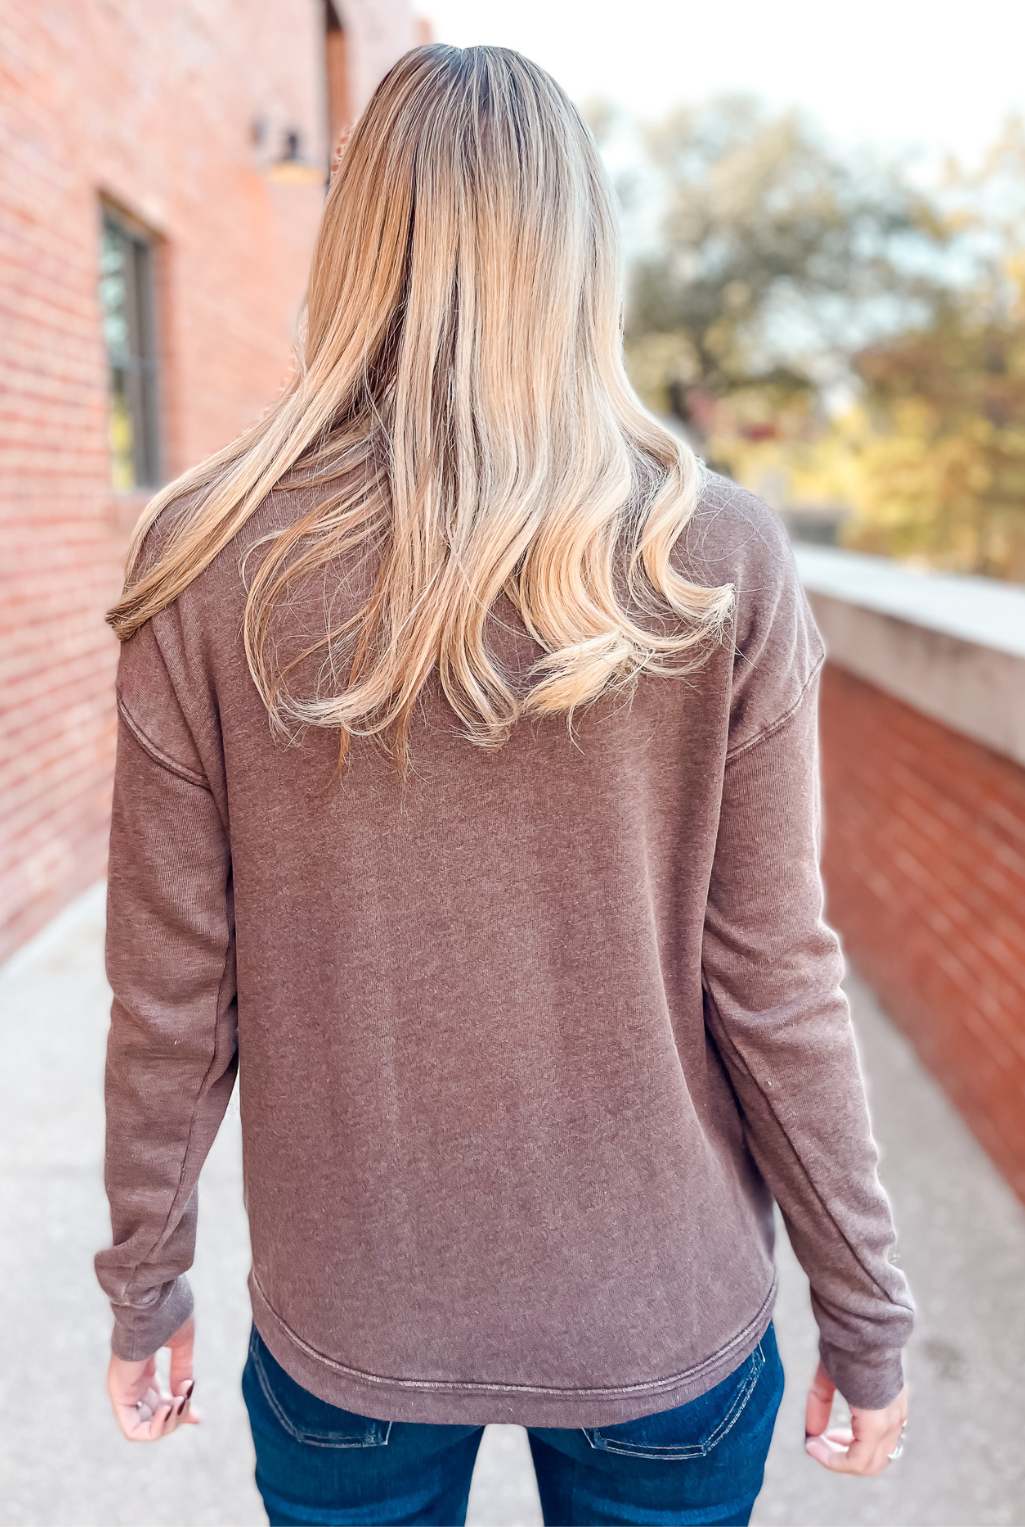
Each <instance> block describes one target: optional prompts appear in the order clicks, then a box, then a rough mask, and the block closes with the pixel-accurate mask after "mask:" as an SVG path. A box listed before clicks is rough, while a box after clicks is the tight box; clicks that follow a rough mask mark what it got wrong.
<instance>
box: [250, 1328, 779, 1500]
mask: <svg viewBox="0 0 1025 1527" xmlns="http://www.w3.org/2000/svg"><path fill="white" fill-rule="evenodd" d="M242 1393H243V1395H244V1397H245V1402H246V1405H247V1407H248V1409H249V1420H250V1424H251V1426H252V1428H253V1441H254V1442H255V1444H256V1483H257V1486H258V1487H259V1490H260V1494H261V1495H262V1496H263V1503H264V1505H265V1506H266V1508H267V1516H268V1518H269V1520H270V1522H271V1524H272V1527H293V1524H298V1523H302V1524H303V1527H307V1524H309V1523H319V1524H321V1527H335V1524H342V1523H391V1524H396V1523H402V1522H433V1523H437V1524H439V1527H461V1524H462V1523H464V1522H465V1520H466V1502H467V1498H468V1496H469V1493H470V1476H471V1475H472V1473H473V1464H474V1459H475V1458H476V1456H477V1448H478V1447H479V1446H480V1439H481V1436H482V1435H483V1431H484V1428H483V1426H426V1425H420V1424H416V1423H413V1422H407V1421H375V1420H373V1419H372V1418H370V1417H368V1416H357V1415H354V1414H353V1413H352V1412H351V1411H348V1410H339V1409H338V1408H337V1407H336V1406H334V1405H328V1404H327V1402H326V1401H324V1400H318V1399H317V1397H316V1396H315V1395H312V1394H310V1393H309V1391H308V1390H306V1389H303V1388H302V1386H301V1385H299V1384H297V1383H296V1382H295V1380H294V1379H291V1378H289V1376H288V1374H287V1373H286V1372H285V1371H284V1369H283V1368H282V1367H281V1366H280V1365H279V1364H278V1363H277V1362H275V1360H274V1358H273V1357H272V1356H271V1354H270V1352H269V1351H268V1350H267V1347H266V1346H265V1345H264V1342H263V1341H262V1339H261V1337H260V1334H259V1332H258V1331H257V1330H256V1329H255V1327H254V1329H253V1333H252V1337H251V1339H250V1343H249V1360H248V1362H247V1363H246V1368H245V1373H244V1374H243V1376H242ZM782 1396H783V1366H782V1364H781V1363H780V1360H779V1353H778V1352H777V1350H776V1338H775V1335H774V1334H773V1329H772V1326H771V1325H770V1327H769V1329H768V1330H767V1331H766V1333H765V1335H764V1336H763V1337H762V1340H761V1342H760V1343H759V1344H758V1346H757V1347H756V1348H755V1350H754V1351H753V1352H752V1353H751V1356H750V1357H748V1358H745V1360H744V1361H743V1362H742V1363H741V1364H740V1366H739V1368H736V1369H734V1371H733V1372H732V1373H731V1374H730V1375H729V1377H728V1378H725V1379H723V1381H722V1383H721V1384H717V1385H716V1386H715V1388H714V1389H710V1390H708V1392H707V1393H706V1394H703V1395H701V1396H699V1398H698V1399H696V1400H692V1401H691V1402H690V1404H689V1405H679V1406H677V1407H676V1409H675V1410H662V1411H657V1412H656V1413H655V1414H654V1415H650V1416H645V1417H643V1418H642V1419H641V1420H639V1421H625V1422H620V1423H619V1424H618V1425H616V1426H601V1427H594V1426H586V1427H544V1426H532V1427H528V1428H527V1432H528V1436H529V1439H530V1451H531V1454H532V1456H533V1459H534V1469H535V1472H536V1474H537V1483H538V1489H539V1491H540V1494H541V1506H542V1509H543V1511H544V1519H545V1522H546V1524H548V1527H574V1524H577V1523H580V1524H586V1527H598V1524H604V1523H653V1524H655V1523H700V1522H720V1523H723V1524H728V1523H746V1522H747V1521H748V1519H749V1517H750V1515H751V1507H752V1506H753V1505H754V1502H755V1496H756V1495H757V1494H758V1491H759V1490H760V1489H761V1487H762V1472H763V1470H764V1467H765V1455H766V1454H767V1453H768V1451H769V1443H770V1441H771V1440H772V1428H773V1426H774V1424H775V1421H776V1412H777V1410H778V1409H779V1402H780V1400H781V1399H782Z"/></svg>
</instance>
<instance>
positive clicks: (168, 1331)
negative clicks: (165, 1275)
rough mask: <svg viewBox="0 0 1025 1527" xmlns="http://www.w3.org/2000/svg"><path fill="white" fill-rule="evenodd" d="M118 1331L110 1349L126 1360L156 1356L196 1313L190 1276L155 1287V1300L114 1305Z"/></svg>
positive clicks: (112, 1306)
mask: <svg viewBox="0 0 1025 1527" xmlns="http://www.w3.org/2000/svg"><path fill="white" fill-rule="evenodd" d="M111 1308H112V1309H113V1311H114V1333H113V1335H112V1336H111V1339H110V1350H111V1351H112V1352H113V1354H114V1356H115V1357H122V1358H124V1359H125V1361H126V1362H130V1363H139V1362H143V1361H145V1359H146V1358H148V1357H152V1356H153V1354H154V1352H156V1351H158V1350H159V1348H160V1347H162V1346H163V1345H164V1343H165V1342H166V1341H168V1340H169V1338H170V1337H172V1336H173V1335H174V1333H175V1331H177V1330H178V1328H179V1327H180V1326H183V1325H184V1324H185V1322H186V1320H188V1318H189V1316H190V1315H191V1314H192V1290H191V1288H190V1287H189V1280H188V1278H186V1277H184V1276H183V1277H180V1278H176V1279H175V1281H174V1282H173V1283H165V1284H164V1285H163V1287H162V1288H160V1289H157V1290H155V1296H154V1298H153V1301H152V1303H150V1304H147V1305H144V1306H142V1307H140V1306H138V1305H128V1304H114V1305H111Z"/></svg>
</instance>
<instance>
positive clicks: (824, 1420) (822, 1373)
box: [804, 1363, 836, 1437]
mask: <svg viewBox="0 0 1025 1527" xmlns="http://www.w3.org/2000/svg"><path fill="white" fill-rule="evenodd" d="M835 1393H836V1385H835V1384H834V1383H833V1380H832V1379H831V1378H830V1377H829V1374H828V1373H827V1372H826V1370H825V1368H824V1367H823V1365H822V1363H819V1365H818V1368H817V1369H816V1370H815V1377H814V1378H813V1379H812V1382H811V1388H810V1389H809V1390H808V1403H807V1405H806V1406H805V1412H804V1434H805V1436H806V1437H819V1436H821V1435H822V1433H823V1432H824V1431H825V1430H826V1427H827V1426H828V1425H829V1417H830V1414H831V1413H832V1409H833V1396H834V1395H835Z"/></svg>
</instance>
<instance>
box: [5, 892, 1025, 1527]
mask: <svg viewBox="0 0 1025 1527" xmlns="http://www.w3.org/2000/svg"><path fill="white" fill-rule="evenodd" d="M102 917H103V902H102V896H101V894H100V892H99V891H98V890H97V891H96V892H90V893H89V895H88V896H86V897H84V898H82V900H81V901H80V902H79V903H77V904H76V906H75V907H74V908H73V909H72V910H71V912H70V913H69V914H66V915H65V916H64V917H63V918H62V919H61V920H60V922H59V924H58V925H57V926H56V927H53V928H52V929H51V930H50V931H49V932H48V933H47V934H46V935H44V936H43V938H42V939H41V940H37V941H36V943H35V944H34V945H33V946H32V947H31V948H30V949H28V950H27V951H24V952H23V954H22V955H20V956H17V957H16V958H15V960H14V961H13V962H11V964H10V965H9V966H8V967H6V969H5V970H4V972H2V973H0V1011H2V1015H3V1016H2V1019H0V1167H2V1174H0V1182H2V1193H3V1202H2V1207H0V1214H2V1223H3V1226H4V1231H5V1234H4V1237H3V1243H2V1248H0V1274H2V1277H3V1287H4V1290H5V1294H4V1315H5V1319H4V1322H3V1329H4V1354H3V1361H2V1362H0V1421H2V1424H0V1478H2V1481H3V1488H2V1491H0V1522H2V1523H29V1524H34V1527H63V1524H68V1527H89V1524H94V1523H95V1524H118V1523H125V1524H133V1527H157V1524H162V1523H168V1524H178V1527H183V1524H194V1523H196V1524H198V1523H225V1524H231V1527H244V1524H249V1523H253V1524H256V1523H262V1522H263V1521H264V1520H265V1518H264V1515H263V1511H262V1507H261V1504H260V1500H259V1497H258V1496H257V1494H256V1491H255V1488H254V1486H253V1483H252V1472H251V1471H252V1448H251V1444H250V1440H249V1435H248V1429H247V1426H246V1420H245V1413H244V1410H243V1407H242V1403H241V1399H240V1396H239V1392H238V1379H239V1374H240V1371H241V1367H242V1362H243V1359H244V1354H245V1344H246V1334H247V1330H248V1324H249V1313H248V1306H247V1299H246V1290H245V1275H246V1271H247V1266H248V1260H247V1243H246V1226H245V1217H244V1213H243V1209H242V1199H241V1190H240V1173H239V1167H240V1151H239V1135H238V1118H237V1111H236V1110H235V1109H234V1107H233V1109H232V1113H231V1115H230V1116H229V1118H228V1120H227V1121H226V1124H225V1127H224V1128H223V1129H222V1131H221V1135H220V1137H219V1139H218V1141H217V1144H216V1146H215V1148H214V1151H213V1153H212V1155H211V1158H210V1161H209V1163H208V1166H207V1168H206V1170H205V1172H204V1175H203V1186H202V1193H201V1199H202V1202H201V1212H200V1231H199V1243H198V1249H197V1258H196V1268H195V1273H194V1278H193V1282H194V1286H195V1289H196V1295H197V1304H198V1309H199V1335H198V1370H197V1371H198V1383H197V1392H196V1400H197V1404H198V1405H199V1406H200V1407H201V1408H202V1410H203V1413H204V1416H205V1423H204V1425H203V1426H202V1427H200V1428H197V1429H195V1430H190V1431H188V1432H186V1433H182V1434H179V1435H177V1436H176V1437H174V1438H173V1439H171V1440H170V1441H169V1442H168V1443H166V1444H164V1445H162V1446H160V1447H155V1448H142V1447H131V1446H129V1445H128V1444H127V1443H124V1442H122V1441H121V1439H120V1437H119V1436H118V1435H117V1433H116V1431H115V1429H114V1424H113V1421H112V1420H111V1418H110V1416H109V1414H108V1412H107V1407H106V1401H105V1398H104V1395H103V1390H102V1383H103V1373H104V1369H105V1364H106V1352H107V1344H108V1340H109V1316H108V1312H107V1308H106V1306H105V1304H104V1301H103V1298H102V1296H101V1295H100V1292H99V1290H98V1288H97V1287H96V1285H95V1281H94V1278H93V1273H92V1266H91V1259H92V1254H93V1252H94V1251H95V1250H96V1248H97V1247H98V1246H99V1245H101V1244H102V1243H103V1241H104V1240H105V1238H106V1235H107V1222H106V1209H105V1202H104V1198H103V1191H102V1185H101V1181H100V1163H101V1154H102V1127H103V1121H102V1098H101V1076H102V1067H103V1042H104V1033H105V1027H106V1021H107V1002H108V993H107V989H106V985H105V982H104V979H103V970H102V951H101V941H102ZM851 996H852V999H853V1001H854V1007H855V1016H856V1021H857V1026H858V1034H859V1039H860V1042H861V1046H862V1051H863V1056H864V1060H865V1066H866V1070H867V1073H868V1076H869V1079H870V1085H871V1094H872V1104H873V1112H874V1117H875V1121H876V1130H877V1134H878V1136H879V1139H880V1140H881V1142H882V1145H883V1148H884V1153H885V1154H884V1162H883V1175H884V1180H885V1182H886V1185H887V1188H888V1191H889V1192H890V1194H891V1196H892V1198H893V1201H894V1204H895V1209H896V1214H897V1219H898V1224H899V1227H900V1230H901V1242H902V1254H903V1259H904V1263H905V1265H906V1267H907V1270H908V1274H909V1276H910V1278H911V1281H912V1285H913V1287H914V1290H915V1294H916V1297H917V1299H918V1302H919V1306H920V1316H919V1323H918V1329H917V1332H916V1335H915V1339H914V1343H913V1347H912V1350H911V1355H910V1360H909V1371H910V1377H911V1381H912V1384H913V1386H914V1396H913V1412H912V1421H911V1426H910V1428H909V1437H908V1444H907V1451H906V1454H905V1456H904V1458H903V1459H902V1460H901V1461H900V1463H899V1464H898V1465H896V1466H895V1467H894V1468H892V1469H890V1470H889V1471H888V1472H887V1474H886V1475H885V1476H884V1477H882V1478H881V1479H878V1480H868V1481H861V1480H859V1481H852V1480H845V1479H840V1478H836V1477H832V1476H829V1475H827V1474H826V1473H824V1472H823V1471H822V1470H821V1469H819V1468H818V1466H817V1465H815V1464H813V1463H812V1462H811V1461H810V1460H809V1459H807V1458H806V1457H805V1455H804V1451H803V1423H802V1409H803V1389H804V1386H805V1384H806V1382H807V1379H808V1378H809V1377H810V1375H811V1372H812V1369H813V1367H814V1362H815V1330H814V1326H813V1323H812V1321H811V1317H810V1315H809V1312H808V1298H807V1285H806V1283H805V1281H804V1277H803V1275H802V1273H801V1272H800V1269H799V1268H798V1267H797V1265H796V1263H795V1261H794V1259H793V1256H792V1254H791V1253H790V1250H789V1247H788V1246H787V1245H786V1241H785V1237H784V1238H783V1244H782V1245H781V1248H780V1263H781V1282H782V1292H781V1297H780V1303H779V1306H778V1310H777V1316H776V1325H777V1331H778V1335H779V1342H780V1347H781V1350H782V1353H783V1359H784V1363H785V1365H786V1368H787V1374H788V1387H787V1395H786V1398H785V1399H784V1402H783V1410H782V1412H781V1415H780V1420H779V1424H778V1426H777V1429H776V1438H775V1442H774V1444H773V1450H772V1453H771V1455H770V1459H769V1467H768V1473H767V1478H766V1485H765V1489H764V1491H763V1493H762V1495H761V1497H760V1499H759V1501H758V1505H757V1507H756V1511H755V1517H754V1520H755V1522H756V1523H759V1524H768V1523H792V1524H807V1527H813V1524H817V1527H826V1524H833V1523H835V1524H853V1523H880V1524H891V1527H893V1524H900V1523H908V1524H918V1523H921V1524H926V1523H936V1524H947V1527H960V1524H964V1527H981V1524H984V1523H994V1524H997V1523H999V1524H1007V1527H1020V1524H1023V1523H1025V1390H1023V1387H1022V1384H1021V1380H1020V1374H1021V1372H1022V1371H1023V1369H1025V1293H1023V1288H1025V1212H1023V1210H1022V1207H1021V1205H1020V1204H1019V1203H1018V1201H1017V1200H1016V1199H1015V1198H1014V1197H1013V1195H1012V1194H1011V1193H1010V1191H1009V1190H1008V1189H1007V1187H1006V1186H1005V1184H1004V1183H1003V1181H1002V1180H1001V1179H1000V1177H999V1176H998V1175H997V1174H996V1172H995V1171H994V1169H993V1168H992V1167H991V1166H990V1164H989V1162H988V1161H987V1159H986V1158H985V1156H984V1155H983V1154H982V1152H981V1151H980V1149H979V1148H978V1146H977V1145H976V1144H975V1142H974V1140H973V1139H972V1138H971V1136H970V1135H969V1134H968V1132H967V1131H966V1129H965V1128H964V1126H963V1125H962V1123H961V1122H960V1120H959V1118H958V1117H957V1115H956V1114H955V1113H954V1112H953V1111H952V1110H951V1109H950V1107H949V1106H948V1104H947V1103H946V1101H945V1100H944V1098H943V1097H942V1095H941V1094H940V1093H939V1092H938V1090H937V1089H936V1087H935V1086H934V1084H933V1083H932V1082H931V1080H930V1079H929V1078H928V1077H927V1076H926V1075H925V1074H924V1073H923V1071H922V1070H921V1068H920V1067H919V1065H918V1064H917V1062H916V1061H915V1059H914V1057H913V1056H912V1054H911V1053H910V1051H909V1050H908V1048H907V1046H906V1045H905V1043H904V1041H903V1040H902V1039H901V1038H900V1036H899V1035H898V1034H897V1033H896V1032H895V1031H894V1030H893V1028H892V1027H891V1026H890V1024H889V1023H888V1022H887V1020H886V1019H885V1017H883V1015H882V1014H881V1013H880V1012H879V1010H878V1008H877V1007H876V1005H875V1003H874V1001H873V999H872V997H871V995H870V993H869V992H868V991H867V990H866V989H865V988H864V987H863V986H861V985H860V984H859V983H858V982H856V981H852V982H851ZM469 1520H470V1522H471V1524H475V1527H484V1524H495V1527H500V1524H519V1527H531V1524H534V1523H538V1522H540V1520H541V1517H540V1510H539V1507H538V1503H537V1492H536V1489H535V1487H534V1483H533V1478H532V1473H531V1469H530V1460H529V1453H528V1452H527V1448H526V1438H525V1434H524V1433H523V1432H521V1431H520V1430H519V1429H518V1428H516V1427H489V1428H488V1431H487V1433H486V1434H485V1441H484V1444H483V1446H482V1449H481V1455H480V1460H479V1463H478V1468H477V1473H476V1475H475V1478H474V1487H473V1494H472V1496H471V1503H470V1516H469Z"/></svg>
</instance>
